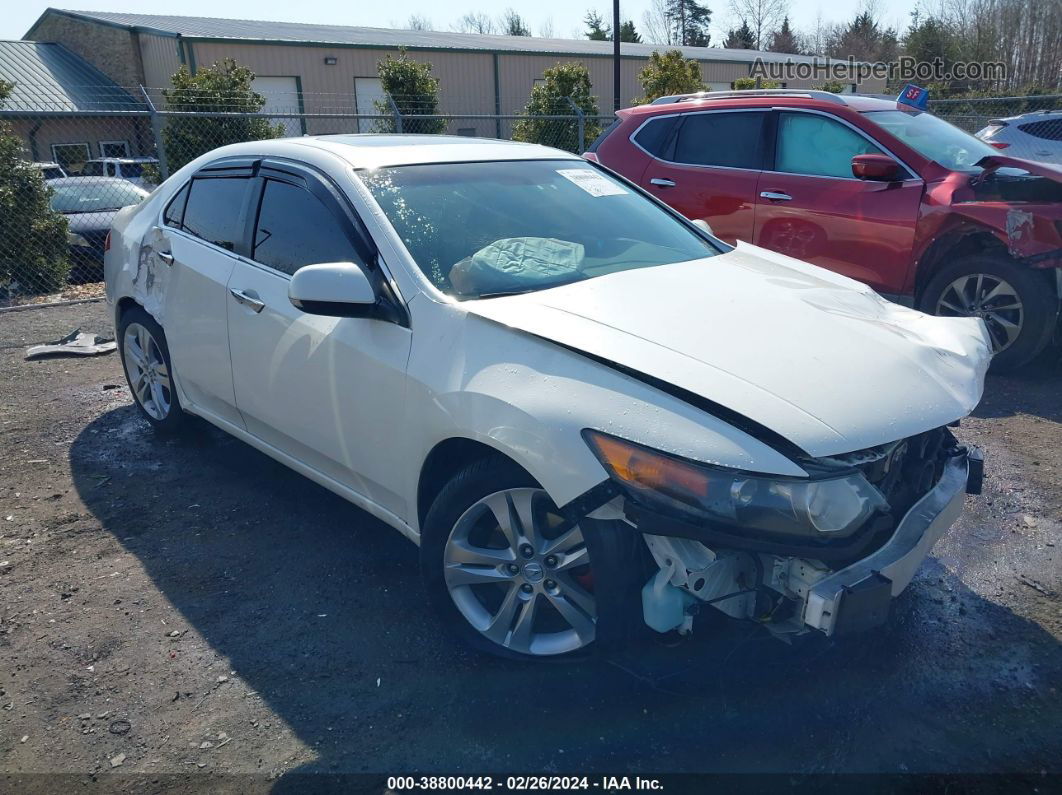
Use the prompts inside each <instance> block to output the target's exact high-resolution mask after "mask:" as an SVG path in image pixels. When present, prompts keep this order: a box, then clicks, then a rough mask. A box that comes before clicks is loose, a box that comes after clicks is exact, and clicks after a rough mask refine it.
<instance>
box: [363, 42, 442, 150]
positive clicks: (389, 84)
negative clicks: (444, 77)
mask: <svg viewBox="0 0 1062 795" xmlns="http://www.w3.org/2000/svg"><path fill="white" fill-rule="evenodd" d="M376 71H377V74H379V76H380V85H381V87H382V88H383V90H384V91H385V92H386V93H387V94H388V95H389V96H390V98H391V102H394V104H395V107H397V108H398V112H399V114H401V116H402V132H405V133H436V134H438V133H441V132H444V131H445V130H446V119H424V118H417V117H418V116H435V115H437V114H438V113H439V78H437V77H435V76H434V75H433V74H432V73H431V64H430V63H420V62H419V61H414V60H413V59H412V58H410V57H409V56H408V55H406V53H405V50H402V51H400V52H399V53H398V57H397V58H395V57H393V56H390V55H388V56H387V59H386V60H383V61H380V62H379V64H378V65H377V67H376ZM391 102H385V101H382V100H375V103H374V104H375V105H376V112H377V113H380V114H387V118H385V119H377V120H376V125H375V126H376V131H377V132H397V129H396V125H395V120H394V118H392V116H391V114H393V113H394V108H392V107H391Z"/></svg>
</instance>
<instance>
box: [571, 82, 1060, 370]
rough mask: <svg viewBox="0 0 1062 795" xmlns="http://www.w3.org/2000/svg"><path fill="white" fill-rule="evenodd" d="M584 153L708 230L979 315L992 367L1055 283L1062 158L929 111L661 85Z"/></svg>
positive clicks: (900, 295) (927, 304) (931, 308)
mask: <svg viewBox="0 0 1062 795" xmlns="http://www.w3.org/2000/svg"><path fill="white" fill-rule="evenodd" d="M616 116H617V119H616V121H615V122H613V124H612V126H610V127H609V128H608V129H607V130H605V132H604V133H602V135H601V136H600V137H599V138H598V139H597V140H596V141H595V142H594V143H593V144H592V145H591V147H590V150H589V151H588V152H587V153H586V157H587V158H588V159H591V160H594V161H597V162H599V163H602V164H603V165H605V166H608V167H609V168H611V169H613V170H615V171H617V172H619V173H620V174H623V175H624V176H626V177H627V178H628V179H630V180H632V181H633V182H636V183H638V184H639V185H641V186H642V187H643V188H644V189H645V190H647V191H649V192H650V193H651V194H653V195H654V196H656V197H658V198H659V199H661V200H662V201H664V202H666V203H667V204H669V205H671V206H672V207H674V208H675V209H676V210H678V211H679V212H681V213H683V214H684V215H685V216H686V217H688V218H690V219H692V220H704V221H706V222H707V223H708V224H709V225H710V226H711V227H712V230H713V231H714V233H715V234H716V235H717V236H718V237H720V238H722V239H723V240H725V241H727V242H730V243H733V242H735V241H738V240H742V241H747V242H751V243H755V244H756V245H759V246H763V247H764V248H769V249H772V250H774V251H779V252H781V253H783V254H788V255H790V256H792V257H796V258H798V259H801V260H805V261H807V262H811V263H814V264H815V265H821V266H822V267H824V268H829V269H830V270H833V271H837V272H839V273H843V274H845V275H847V276H851V277H852V278H855V279H859V280H860V281H863V282H866V283H867V284H869V285H870V286H872V287H873V288H874V289H875V290H877V291H879V292H881V293H883V294H886V295H889V296H890V297H892V298H894V300H900V301H902V302H904V303H907V304H911V305H914V306H917V307H918V308H920V309H922V310H924V311H927V312H931V313H933V314H939V315H975V316H980V317H982V318H983V319H984V320H985V323H986V324H987V326H988V328H989V331H990V332H991V335H992V339H993V342H994V345H995V349H996V358H995V362H994V366H995V367H997V368H999V369H1006V368H1010V367H1015V366H1018V365H1020V364H1024V363H1025V362H1027V361H1029V360H1030V359H1032V358H1033V357H1034V356H1035V355H1036V354H1037V353H1039V352H1040V351H1041V350H1042V349H1043V347H1044V346H1045V345H1046V344H1047V343H1048V341H1049V340H1050V338H1051V333H1052V330H1053V329H1054V327H1055V324H1056V322H1057V318H1058V314H1059V297H1060V295H1062V270H1060V268H1062V169H1060V168H1059V167H1057V166H1050V165H1046V164H1042V163H1032V162H1028V161H1024V160H1017V159H1015V158H1009V157H1005V156H1003V155H1001V154H1000V152H999V151H998V150H996V149H993V148H992V147H991V146H990V145H989V144H987V143H984V142H983V141H979V140H978V139H976V138H974V137H973V136H972V135H968V134H967V133H965V132H963V131H962V130H959V129H958V128H957V127H954V126H952V125H951V124H948V123H947V122H946V121H943V120H942V119H940V118H938V117H936V116H933V115H932V114H930V113H927V112H924V111H919V110H917V109H915V108H912V107H910V106H907V105H904V104H900V103H898V102H895V101H889V100H885V99H878V98H872V97H861V96H839V95H837V94H830V93H827V92H824V91H805V92H794V91H786V90H775V91H738V92H711V93H704V94H690V95H683V96H675V97H663V98H661V99H658V100H657V101H656V102H654V103H653V104H651V105H644V106H641V107H637V108H629V109H626V110H621V111H619V112H617V114H616Z"/></svg>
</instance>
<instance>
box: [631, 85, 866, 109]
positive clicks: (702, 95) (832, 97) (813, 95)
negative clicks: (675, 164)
mask: <svg viewBox="0 0 1062 795" xmlns="http://www.w3.org/2000/svg"><path fill="white" fill-rule="evenodd" d="M730 97H807V98H808V99H821V100H823V101H825V102H833V103H835V104H838V105H847V104H848V103H847V102H845V101H844V99H842V98H841V97H840V96H838V95H837V94H833V93H830V92H829V91H812V90H808V91H799V90H792V89H788V88H759V89H755V88H754V89H747V90H744V91H698V92H697V93H695V94H672V95H671V96H667V97H660V98H659V99H654V100H653V101H652V103H651V104H653V105H669V104H672V103H674V102H690V101H693V100H697V99H727V98H730Z"/></svg>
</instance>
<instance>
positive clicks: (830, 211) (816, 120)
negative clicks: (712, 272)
mask: <svg viewBox="0 0 1062 795" xmlns="http://www.w3.org/2000/svg"><path fill="white" fill-rule="evenodd" d="M776 121H777V128H776V134H775V136H774V137H775V144H774V147H773V150H774V151H773V155H774V156H773V159H772V162H770V163H769V164H768V167H767V168H766V169H765V170H764V171H763V173H762V175H761V176H760V180H759V190H758V192H757V193H758V198H757V202H758V205H757V208H756V237H755V242H756V244H757V245H760V246H763V247H764V248H769V249H772V250H773V251H778V252H781V253H782V254H788V255H789V256H791V257H795V258H797V259H801V260H804V261H805V262H810V263H812V264H814V265H820V266H822V267H824V268H829V269H830V270H832V271H837V272H838V273H843V274H844V275H845V276H851V277H852V278H853V279H858V280H859V281H861V282H866V283H867V284H869V285H870V286H871V287H873V288H874V289H876V290H880V291H882V292H887V293H896V294H898V293H901V292H902V291H903V288H904V283H905V281H906V277H907V271H908V268H909V267H910V263H911V256H912V248H913V246H914V234H915V223H916V221H917V219H918V211H919V206H920V204H921V201H922V189H923V187H924V184H923V182H922V180H921V179H919V178H918V177H917V176H915V175H914V173H913V172H910V171H909V170H907V171H906V172H905V176H906V178H905V179H903V180H902V181H898V182H873V181H867V180H861V179H857V178H856V177H854V176H853V175H852V158H853V157H854V156H855V155H859V154H889V153H888V152H885V151H884V150H883V149H882V148H881V147H880V146H879V145H878V144H877V143H876V142H874V141H872V140H871V139H870V138H868V137H867V136H866V135H865V134H864V133H863V132H862V131H860V130H857V129H856V128H854V127H852V126H851V125H849V124H847V123H845V122H843V121H841V120H840V119H838V118H836V117H834V116H832V115H829V114H826V113H823V112H821V111H790V110H784V111H777V113H776Z"/></svg>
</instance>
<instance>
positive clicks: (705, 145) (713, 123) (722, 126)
mask: <svg viewBox="0 0 1062 795" xmlns="http://www.w3.org/2000/svg"><path fill="white" fill-rule="evenodd" d="M765 117H766V114H764V113H691V114H688V115H686V116H684V117H683V120H682V126H681V127H680V128H679V133H678V140H677V141H676V142H675V157H674V160H675V162H677V163H692V164H694V165H699V166H729V167H730V168H753V169H759V168H763V120H764V118H765Z"/></svg>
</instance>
